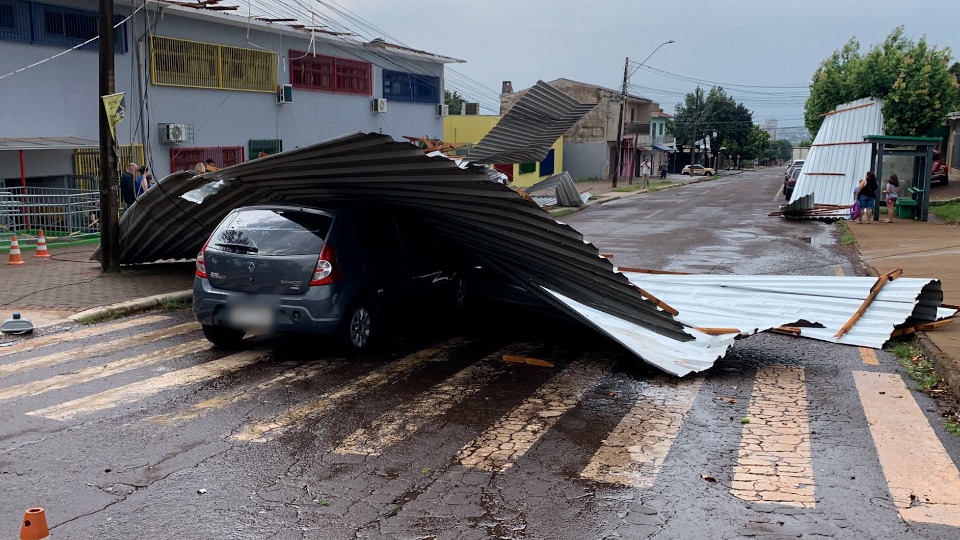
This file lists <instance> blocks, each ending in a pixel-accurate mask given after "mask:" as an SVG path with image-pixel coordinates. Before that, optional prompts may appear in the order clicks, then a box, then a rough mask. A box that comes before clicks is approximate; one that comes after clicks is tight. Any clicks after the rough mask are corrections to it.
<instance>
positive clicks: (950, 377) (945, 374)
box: [857, 243, 960, 400]
mask: <svg viewBox="0 0 960 540" xmlns="http://www.w3.org/2000/svg"><path fill="white" fill-rule="evenodd" d="M857 251H858V252H859V251H860V244H859V243H858V244H857ZM860 264H862V265H864V266H865V267H866V268H867V270H868V271H869V273H870V275H871V276H873V277H878V276H879V275H880V273H879V272H877V269H876V268H874V267H873V266H871V265H869V264H867V263H866V262H864V261H863V259H862V258H861V259H860ZM916 336H917V346H918V347H919V348H920V350H921V351H922V352H923V354H924V356H926V357H927V359H929V360H930V363H931V364H933V369H934V371H936V372H937V375H939V376H940V378H941V379H943V380H944V381H945V382H946V383H947V386H949V387H950V391H951V392H952V393H953V395H954V396H956V398H957V399H958V400H960V362H958V361H957V360H956V359H954V358H952V357H950V356H948V355H947V354H946V353H944V352H943V351H942V350H941V349H940V347H938V346H937V344H936V343H935V342H934V341H933V340H932V339H930V338H929V337H928V336H927V334H925V333H924V332H917V334H916Z"/></svg>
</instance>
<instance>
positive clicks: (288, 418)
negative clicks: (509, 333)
mask: <svg viewBox="0 0 960 540" xmlns="http://www.w3.org/2000/svg"><path fill="white" fill-rule="evenodd" d="M462 344H463V340H461V339H453V340H450V341H448V342H446V343H444V344H441V345H440V346H435V347H429V348H427V349H423V350H421V351H419V352H417V353H414V354H412V355H410V356H407V357H406V358H403V359H401V360H398V361H394V362H391V363H389V364H387V365H386V366H384V367H382V368H380V369H377V370H375V371H374V372H372V373H369V374H367V375H365V376H363V377H361V378H359V379H357V380H355V381H353V382H351V383H350V384H346V385H344V386H341V387H340V388H337V389H336V390H331V391H330V392H326V393H324V394H323V395H321V396H320V398H318V399H316V400H314V401H312V402H310V403H306V404H304V405H300V406H298V407H295V408H293V409H290V410H288V411H287V412H285V413H283V414H281V415H279V416H278V417H276V418H273V419H270V420H263V421H260V422H255V423H252V424H249V425H247V426H246V427H244V428H243V429H242V430H241V431H239V432H238V433H236V434H234V435H233V436H232V437H231V439H232V440H235V441H250V442H266V441H268V440H270V439H272V438H275V437H277V436H279V435H281V434H283V433H285V432H286V431H287V430H289V429H290V428H292V427H293V426H294V425H295V424H296V423H297V422H300V421H302V420H305V419H308V418H309V417H311V416H313V415H316V414H319V413H321V412H323V411H324V410H326V409H328V408H329V407H331V406H332V405H334V404H335V403H336V402H337V401H339V400H342V399H346V398H350V397H352V396H355V395H357V394H359V393H360V392H365V391H368V390H371V389H373V388H376V387H378V386H380V385H383V384H386V383H388V382H390V381H392V380H394V379H396V378H398V377H400V376H401V375H403V374H405V373H407V372H409V371H411V370H413V369H415V368H416V367H418V366H420V365H422V364H424V363H426V362H429V361H430V360H431V359H433V358H434V357H436V356H437V355H442V354H446V351H447V350H449V349H453V348H456V347H458V346H461V345H462Z"/></svg>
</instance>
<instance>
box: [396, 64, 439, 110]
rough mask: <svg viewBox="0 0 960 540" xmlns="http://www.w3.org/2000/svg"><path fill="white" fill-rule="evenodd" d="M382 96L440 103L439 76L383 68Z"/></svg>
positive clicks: (412, 101)
mask: <svg viewBox="0 0 960 540" xmlns="http://www.w3.org/2000/svg"><path fill="white" fill-rule="evenodd" d="M383 97H384V98H386V99H387V100H388V101H390V100H392V101H405V102H408V103H431V104H437V103H440V77H433V76H431V75H417V74H415V73H406V72H403V71H391V70H388V69H385V70H383Z"/></svg>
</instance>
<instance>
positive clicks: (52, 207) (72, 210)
mask: <svg viewBox="0 0 960 540" xmlns="http://www.w3.org/2000/svg"><path fill="white" fill-rule="evenodd" d="M99 215H100V193H99V192H97V191H94V190H88V189H65V188H42V187H25V188H24V187H8V188H2V189H0V236H2V237H7V236H9V235H11V234H26V235H32V234H35V233H36V231H38V230H40V229H43V231H44V233H45V234H47V235H51V234H56V235H77V234H85V233H98V232H100V226H99V220H98V218H99Z"/></svg>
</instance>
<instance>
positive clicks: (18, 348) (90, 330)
mask: <svg viewBox="0 0 960 540" xmlns="http://www.w3.org/2000/svg"><path fill="white" fill-rule="evenodd" d="M168 319H169V317H165V316H163V315H149V316H146V317H141V318H139V319H128V320H124V321H120V322H116V323H110V324H97V325H94V326H88V327H86V328H80V329H77V330H70V331H69V332H60V333H57V334H50V335H49V336H41V337H36V338H31V339H29V340H24V341H18V342H17V343H15V344H14V345H13V346H12V347H4V348H3V349H0V356H6V355H8V354H14V353H22V352H27V351H32V350H34V349H39V348H40V347H46V346H47V345H56V344H58V343H64V342H67V341H73V340H77V339H83V338H87V337H90V336H101V337H102V338H103V341H108V340H110V339H116V338H114V337H113V336H110V332H115V331H117V330H123V329H126V328H133V327H134V326H143V325H145V324H151V323H156V322H161V321H165V320H168Z"/></svg>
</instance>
